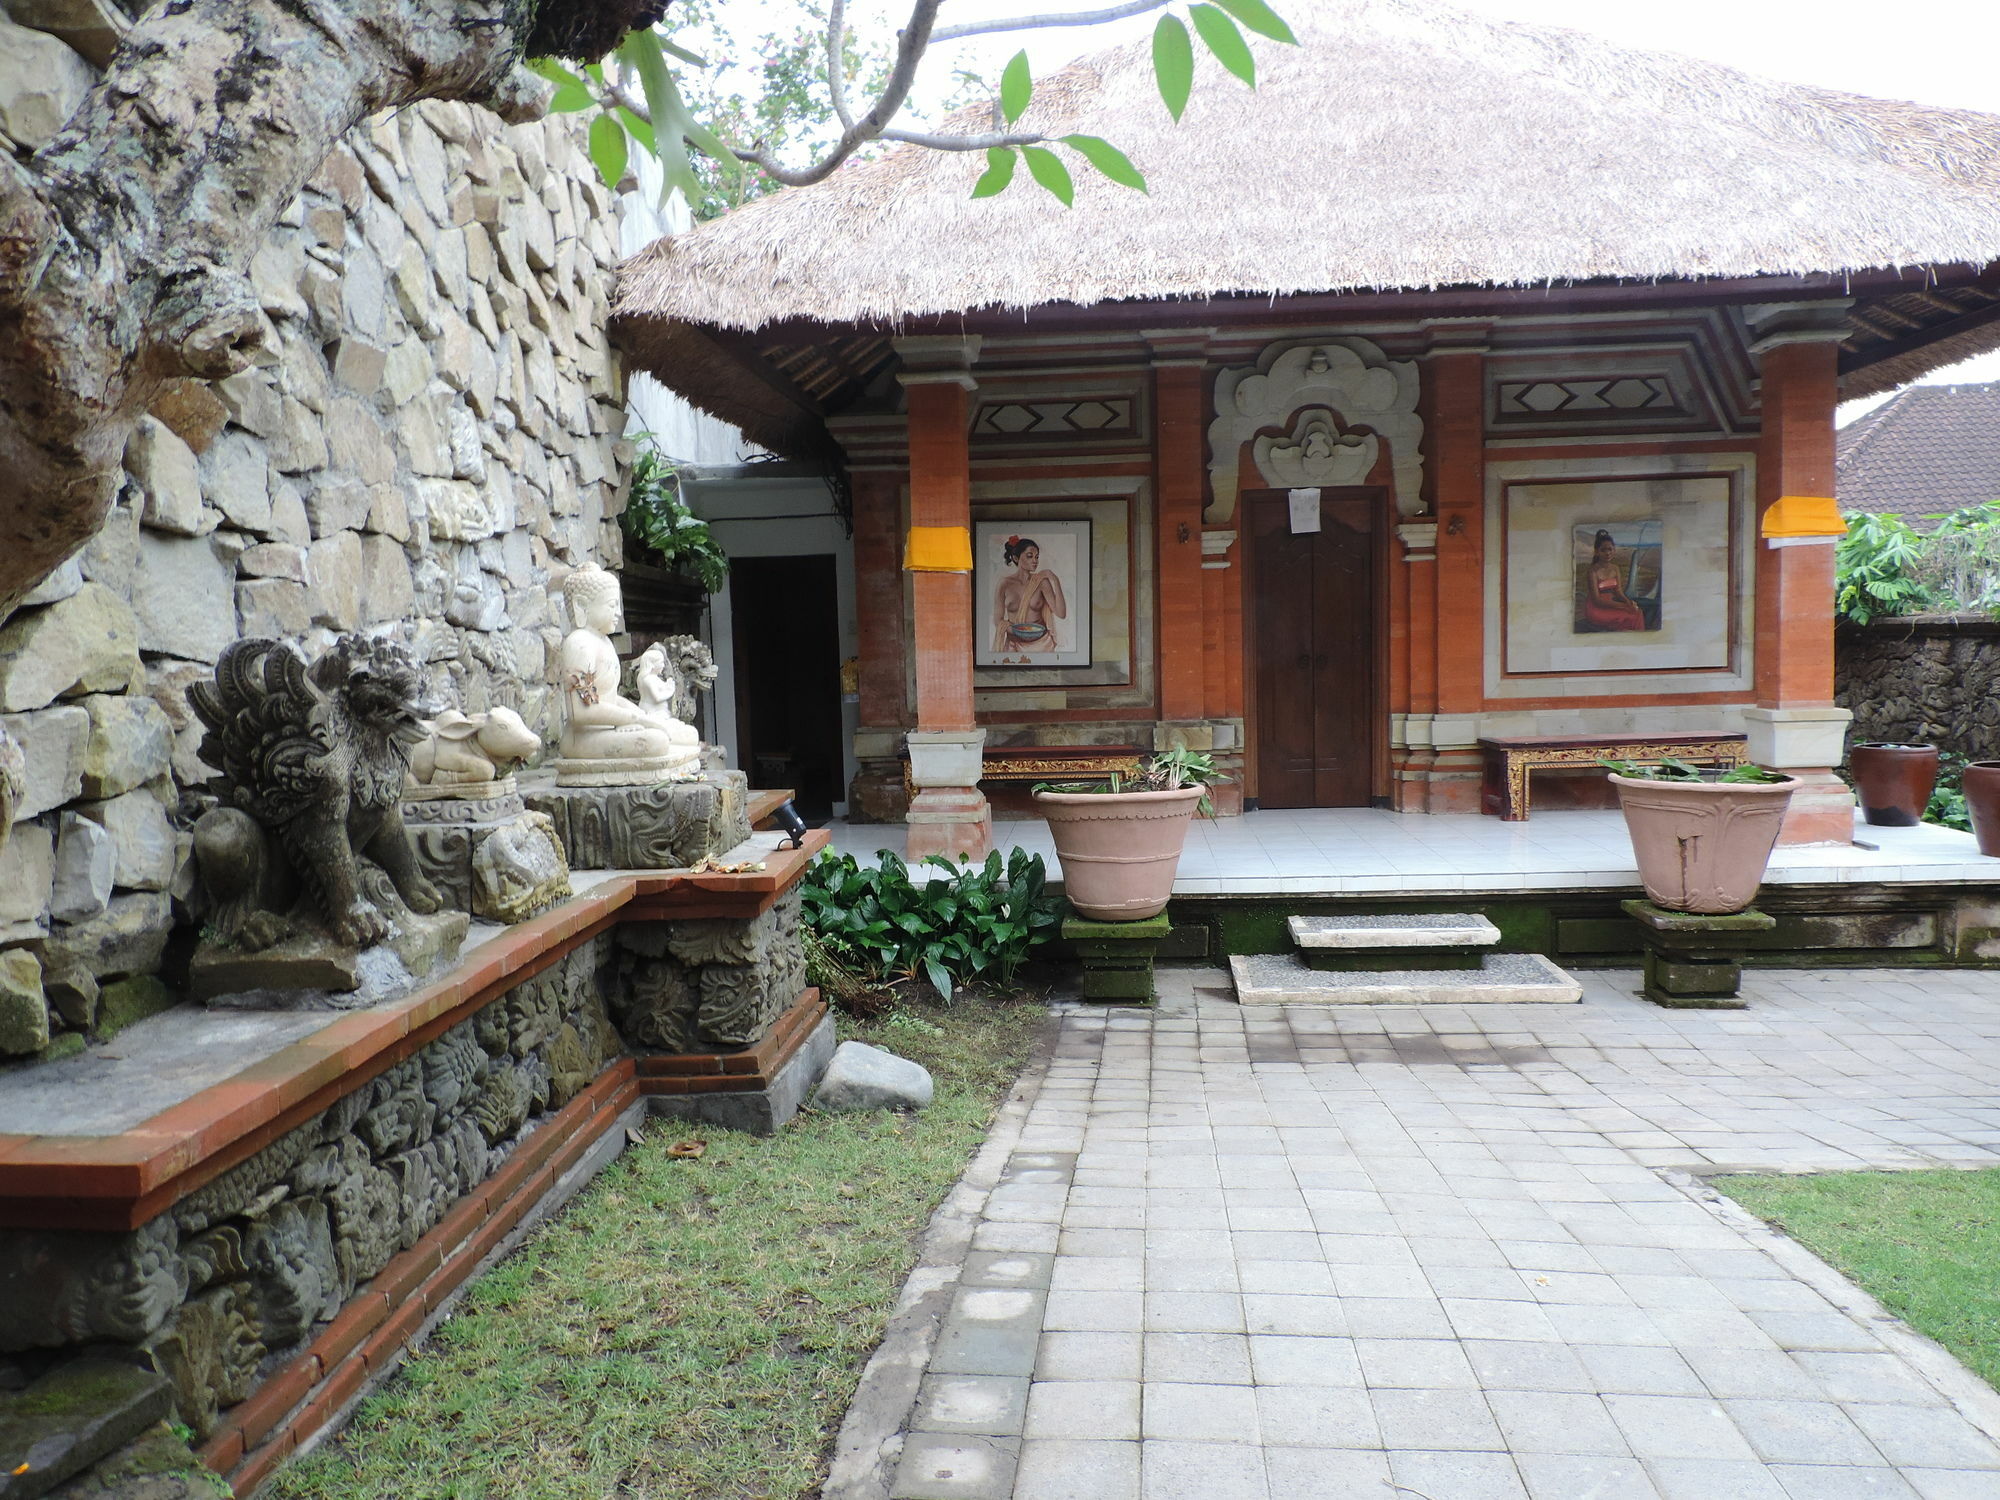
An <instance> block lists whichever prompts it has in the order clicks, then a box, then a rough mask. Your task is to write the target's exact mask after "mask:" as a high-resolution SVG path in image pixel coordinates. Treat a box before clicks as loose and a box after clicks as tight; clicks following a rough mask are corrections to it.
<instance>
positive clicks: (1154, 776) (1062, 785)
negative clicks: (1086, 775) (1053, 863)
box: [1034, 745, 1226, 818]
mask: <svg viewBox="0 0 2000 1500" xmlns="http://www.w3.org/2000/svg"><path fill="white" fill-rule="evenodd" d="M1225 779H1226V778H1224V776H1223V775H1222V773H1221V772H1220V771H1218V770H1217V769H1216V766H1215V757H1214V756H1212V755H1210V754H1208V753H1207V752H1205V751H1202V750H1190V749H1188V747H1187V746H1185V745H1176V746H1174V747H1173V749H1171V750H1161V751H1159V752H1158V753H1156V754H1154V755H1150V756H1148V757H1147V758H1146V760H1145V761H1144V763H1142V764H1141V765H1140V767H1139V769H1138V771H1136V772H1135V773H1133V774H1132V775H1130V776H1126V775H1122V774H1121V773H1119V772H1117V771H1113V772H1112V773H1111V775H1110V777H1109V778H1108V779H1107V780H1104V781H1040V782H1037V783H1036V784H1035V787H1034V790H1035V791H1038V792H1097V793H1102V794H1104V795H1106V796H1112V795H1115V794H1117V793H1119V792H1178V791H1180V790H1181V789H1182V788H1183V787H1193V786H1198V787H1200V788H1202V795H1201V801H1200V802H1198V803H1197V804H1196V805H1195V810H1196V811H1197V812H1199V813H1200V814H1201V815H1202V816H1203V817H1204V818H1206V817H1211V816H1213V815H1214V812H1215V804H1214V803H1213V802H1212V801H1211V800H1210V799H1209V796H1208V788H1210V787H1212V786H1214V785H1215V784H1216V783H1218V782H1220V781H1223V780H1225Z"/></svg>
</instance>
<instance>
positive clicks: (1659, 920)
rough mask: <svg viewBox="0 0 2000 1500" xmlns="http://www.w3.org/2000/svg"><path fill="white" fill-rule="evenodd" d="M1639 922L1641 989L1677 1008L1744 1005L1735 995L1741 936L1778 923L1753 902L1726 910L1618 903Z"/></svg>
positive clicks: (1739, 978) (1736, 1007)
mask: <svg viewBox="0 0 2000 1500" xmlns="http://www.w3.org/2000/svg"><path fill="white" fill-rule="evenodd" d="M1619 904H1620V905H1621V906H1623V907H1624V908H1625V914H1626V915H1627V916H1629V917H1631V918H1632V919H1633V920H1634V921H1635V922H1637V923H1638V924H1639V927H1640V930H1641V931H1642V933H1643V934H1644V936H1645V942H1646V983H1645V987H1644V988H1643V989H1642V990H1641V991H1640V993H1641V994H1643V995H1644V996H1645V997H1646V998H1647V999H1648V1000H1650V1001H1652V1002H1653V1003H1654V1004H1655V1005H1664V1006H1668V1007H1670V1008H1672V1009H1675V1010H1743V1009H1746V1006H1745V1004H1744V1002H1743V1001H1741V1000H1739V999H1737V998H1736V992H1737V989H1738V987H1739V986H1740V985H1741V983H1742V978H1743V948H1744V939H1745V937H1746V936H1748V935H1749V934H1752V933H1765V932H1769V931H1771V929H1772V928H1774V927H1776V926H1777V925H1778V923H1777V919H1776V918H1775V917H1770V916H1766V915H1765V914H1764V913H1763V912H1761V911H1757V910H1756V909H1754V908H1752V909H1750V910H1746V911H1738V912H1731V913H1729V914H1728V915H1727V916H1719V917H1717V916H1697V915H1695V914H1694V913H1693V912H1685V911H1667V910H1665V909H1664V908H1662V907H1658V906H1655V905H1653V903H1652V902H1650V901H1637V900H1634V901H1624V902H1620V903H1619Z"/></svg>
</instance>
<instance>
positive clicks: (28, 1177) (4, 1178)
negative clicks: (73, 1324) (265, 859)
mask: <svg viewBox="0 0 2000 1500" xmlns="http://www.w3.org/2000/svg"><path fill="white" fill-rule="evenodd" d="M827 841H828V835H827V833H826V831H825V830H824V829H814V830H812V831H811V832H809V833H808V834H807V835H806V838H805V843H804V847H803V848H800V849H782V850H777V851H774V852H773V853H771V854H769V855H767V856H766V857H765V859H764V868H763V869H762V870H753V871H746V872H744V873H741V874H725V873H722V872H719V871H703V872H701V873H699V874H670V873H665V872H662V873H659V874H628V875H620V876H616V877H614V878H612V879H610V880H607V881H605V882H604V883H603V884H602V885H599V886H597V887H595V888H593V889H592V890H590V891H588V892H586V893H585V894H584V895H581V896H578V897H576V898H575V899H573V900H570V901H567V902H565V903H564V904H563V905H562V906H560V907H558V908H557V909H556V910H554V911H552V912H550V913H548V914H547V915H546V916H542V917H537V918H535V919H534V920H533V921H529V922H523V923H521V924H520V925H519V926H517V927H514V928H512V929H510V930H509V931H508V932H507V933H506V934H505V935H504V936H502V937H499V938H496V939H494V940H493V941H492V942H490V943H488V944H486V945H485V946H483V947H482V948H481V949H480V950H479V952H478V954H477V955H476V956H475V957H473V958H471V959H468V960H466V961H465V962H463V963H460V964H459V965H457V966H456V967H455V968H453V969H452V970H451V972H450V973H448V974H446V975H445V976H444V977H443V978H441V979H439V980H436V981H434V982H433V983H431V984H428V985H425V986H424V987H423V988H422V989H420V990H418V991H417V992H416V993H415V994H413V995H411V996H410V997H409V998H408V999H406V1000H404V1001H402V1002H400V1003H398V1004H397V1005H394V1006H391V1007H383V1008H380V1009H375V1010H369V1011H361V1012H356V1013H355V1014H353V1015H350V1016H343V1017H341V1018H340V1019H339V1020H337V1021H335V1022H333V1023H332V1024H331V1025H329V1026H327V1027H325V1028H324V1029H323V1030H321V1031H319V1032H316V1033H315V1034H314V1035H312V1036H310V1037H306V1038H304V1039H303V1040H301V1041H298V1042H294V1043H293V1044H292V1045H290V1046H289V1047H285V1048H283V1049H281V1050H280V1051H278V1052H276V1053H273V1054H272V1055H271V1056H270V1057H267V1058H265V1059H263V1060H262V1061H260V1062H257V1063H253V1064H252V1065H251V1066H249V1067H247V1068H245V1069H243V1070H242V1071H241V1072H239V1073H236V1074H233V1075H232V1076H230V1077H229V1078H226V1079H224V1080H223V1081H222V1082H220V1083H217V1084H215V1085H213V1086H212V1087H210V1088H207V1089H204V1090H202V1091H201V1092H200V1093H198V1094H195V1095H193V1096H192V1097H190V1098H188V1099H185V1100H183V1101H182V1102H181V1103H179V1104H176V1105H174V1106H173V1107H172V1108H170V1109H167V1110H164V1111H162V1112H161V1113H160V1114H157V1115H154V1116H153V1117H152V1118H151V1119H148V1120H146V1121H143V1122H142V1123H140V1124H139V1125H137V1126H134V1127H133V1128H132V1129H131V1130H127V1131H123V1132H121V1133H119V1134H117V1135H107V1136H0V1228H7V1229H91V1230H110V1231H117V1230H126V1229H136V1228H138V1227H139V1226H140V1225H141V1224H144V1223H145V1222H146V1221H147V1220H149V1219H152V1218H154V1217H155V1216H157V1215H158V1214H160V1213H162V1212H164V1211H165V1210H166V1209H168V1208H170V1207H172V1206H173V1205H174V1204H175V1203H177V1202H179V1201H180V1200H181V1199H182V1198H184V1197H186V1196H187V1195H188V1194H189V1193H192V1192H194V1191H195V1190H196V1189H197V1188H200V1187H203V1186H205V1185H206V1184H207V1183H209V1182H212V1181H214V1180H215V1178H217V1177H219V1176H221V1175H222V1174H223V1173H224V1172H226V1171H228V1170H229V1169H230V1168H231V1167H233V1166H236V1165H237V1164H238V1163H239V1162H242V1161H245V1160H247V1159H248V1158H249V1157H251V1156H253V1155H255V1154H256V1153H257V1152H259V1151H261V1150H263V1149H264V1147H266V1146H268V1145H269V1144H270V1143H271V1142H272V1141H274V1140H276V1139H277V1138H278V1137H279V1136H281V1135H283V1134H285V1132H287V1131H289V1130H292V1129H295V1128H296V1127H297V1126H299V1125H302V1124H304V1123H305V1122H306V1121H307V1120H309V1119H312V1118H313V1117H314V1116H316V1115H319V1114H321V1113H323V1112H325V1111H326V1110H327V1109H329V1108H331V1107H332V1106H333V1105H334V1104H335V1103H336V1102H338V1101H339V1100H340V1099H341V1098H342V1097H344V1096H345V1095H347V1094H350V1093H352V1092H353V1091H354V1090H355V1089H357V1088H359V1087H360V1086H361V1085H362V1084H364V1083H366V1082H368V1081H369V1080H370V1079H372V1078H374V1077H375V1076H377V1075H378V1074H380V1073H382V1072H384V1071H385V1070H387V1069H388V1068H390V1067H392V1066H394V1065H395V1064H396V1063H398V1062H401V1061H402V1060H403V1059H404V1058H406V1057H408V1056H410V1055H411V1054H412V1053H414V1052H415V1051H417V1050H418V1049H419V1048H420V1047H423V1046H426V1045H427V1044H429V1043H430V1042H432V1041H434V1040H435V1039H436V1038H437V1037H439V1036H441V1035H442V1034H443V1033H444V1032H445V1031H447V1030H449V1029H450V1028H451V1027H453V1026H455V1025H457V1024H458V1023H459V1022H460V1021H462V1020H464V1019H465V1018H466V1017H467V1016H469V1015H471V1014H472V1013H473V1012H474V1011H477V1010H479V1009H480V1008H481V1007H483V1006H485V1005H488V1004H490V1003H492V1002H493V1001H494V1000H496V999H498V998H499V997H500V996H501V995H503V994H505V993H506V992H507V991H508V990H510V989H512V988H514V987H515V986H516V985H518V984H521V983H523V982H524V981H525V980H527V979H531V978H533V977H534V976H535V975H536V974H538V973H540V972H541V971H542V970H544V969H546V968H548V967H549V966H550V965H552V964H554V963H557V962H558V961H560V960H561V959H563V958H564V957H566V956H567V955H568V954H569V953H570V952H571V951H572V950H573V949H575V948H576V947H577V946H578V945H580V944H582V943H584V942H587V941H588V940H589V939H591V938H593V937H595V936H596V935H597V934H599V933H601V932H604V931H606V930H607V929H609V928H611V927H613V926H616V925H617V924H619V923H621V922H645V921H661V920H685V919H687V918H692V917H754V916H756V915H758V914H759V913H761V912H763V911H766V910H768V909H769V908H770V907H771V906H772V905H773V904H775V903H776V901H777V900H778V898H779V896H780V895H782V894H783V892H784V891H785V890H787V889H788V888H789V887H790V886H791V885H792V884H793V883H794V882H795V881H796V880H797V879H798V877H799V875H800V874H802V873H803V871H804V868H805V866H806V865H807V863H809V862H810V861H811V859H812V858H813V856H814V855H816V854H818V853H819V851H820V850H821V849H822V848H823V847H825V845H826V843H827Z"/></svg>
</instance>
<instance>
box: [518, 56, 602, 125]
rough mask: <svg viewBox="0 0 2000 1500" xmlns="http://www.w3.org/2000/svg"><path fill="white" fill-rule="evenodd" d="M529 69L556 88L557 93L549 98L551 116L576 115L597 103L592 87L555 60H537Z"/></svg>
mask: <svg viewBox="0 0 2000 1500" xmlns="http://www.w3.org/2000/svg"><path fill="white" fill-rule="evenodd" d="M528 67H529V70H530V71H531V72H533V73H534V74H536V76H538V77H541V78H546V79H547V80H548V81H549V82H550V83H553V84H554V85H555V86H556V91H555V93H553V94H551V95H550V96H549V113H550V114H552V115H570V114H575V113H576V112H577V111H578V110H580V109H589V108H590V106H591V105H593V104H595V103H596V102H597V99H596V96H595V95H593V94H592V93H591V92H590V85H589V84H587V83H585V82H584V81H583V80H582V79H581V78H579V77H577V76H576V74H574V73H572V72H570V70H569V69H568V68H565V67H564V66H563V65H562V64H561V63H559V62H556V61H555V60H554V59H553V58H547V57H543V58H537V59H536V60H535V61H534V62H532V63H530V64H528Z"/></svg>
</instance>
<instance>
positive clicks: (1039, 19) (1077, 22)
mask: <svg viewBox="0 0 2000 1500" xmlns="http://www.w3.org/2000/svg"><path fill="white" fill-rule="evenodd" d="M1170 3H1171V0H1129V3H1127V4H1125V5H1113V6H1110V7H1109V8H1107V9H1105V10H1078V11H1068V12H1056V13H1053V14H1050V15H1044V16H1016V17H1014V18H1013V19H1011V20H1004V21H971V22H968V23H967V24H965V25H963V26H944V27H940V28H939V29H938V30H936V31H934V32H932V33H931V40H932V41H933V42H956V41H961V40H963V39H964V38H966V37H969V36H991V35H993V34H994V33H995V32H999V31H1044V30H1047V29H1048V28H1050V27H1052V26H1102V25H1103V24H1104V23H1105V22H1106V21H1122V20H1124V19H1125V18H1126V17H1127V16H1143V15H1144V14H1146V12H1147V11H1149V10H1158V9H1159V8H1160V7H1161V6H1163V5H1167V4H1170Z"/></svg>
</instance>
